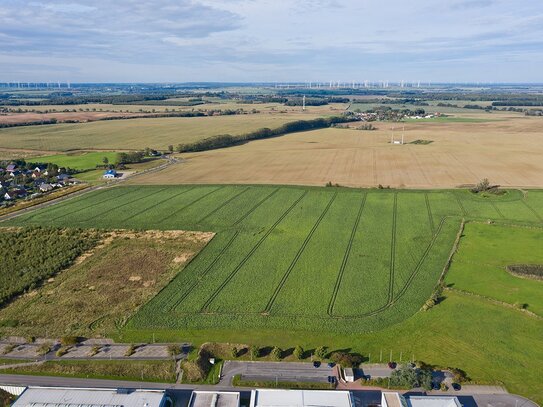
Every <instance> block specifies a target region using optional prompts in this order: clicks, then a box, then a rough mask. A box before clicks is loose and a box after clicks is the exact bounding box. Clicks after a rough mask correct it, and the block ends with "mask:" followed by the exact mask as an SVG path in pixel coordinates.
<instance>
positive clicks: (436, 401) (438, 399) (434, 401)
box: [381, 391, 462, 407]
mask: <svg viewBox="0 0 543 407" xmlns="http://www.w3.org/2000/svg"><path fill="white" fill-rule="evenodd" d="M381 407H462V404H460V401H458V398H457V397H455V396H407V397H404V396H402V395H401V394H399V393H396V392H386V391H384V392H383V393H382V394H381Z"/></svg>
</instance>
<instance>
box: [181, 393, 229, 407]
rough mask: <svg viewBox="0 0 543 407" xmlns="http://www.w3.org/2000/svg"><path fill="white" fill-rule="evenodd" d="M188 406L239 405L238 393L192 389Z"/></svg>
mask: <svg viewBox="0 0 543 407" xmlns="http://www.w3.org/2000/svg"><path fill="white" fill-rule="evenodd" d="M188 407H239V393H238V392H228V391H197V390H195V391H193V392H192V395H191V396H190V401H189V406H188Z"/></svg>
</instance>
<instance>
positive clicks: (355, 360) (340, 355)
mask: <svg viewBox="0 0 543 407" xmlns="http://www.w3.org/2000/svg"><path fill="white" fill-rule="evenodd" d="M331 359H332V360H333V361H334V362H335V363H337V364H338V365H340V366H341V367H356V366H358V365H359V364H360V363H361V362H362V358H361V357H360V356H358V355H354V354H352V353H348V352H334V353H332V356H331Z"/></svg>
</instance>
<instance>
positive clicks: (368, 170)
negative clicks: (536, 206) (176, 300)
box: [131, 114, 543, 188]
mask: <svg viewBox="0 0 543 407" xmlns="http://www.w3.org/2000/svg"><path fill="white" fill-rule="evenodd" d="M466 118H471V119H472V121H466V122H415V121H413V122H409V123H406V124H405V142H406V143H410V142H413V141H415V140H427V141H431V143H429V144H405V145H391V144H390V135H391V130H390V128H391V127H392V125H393V124H391V123H375V126H376V127H377V130H374V131H362V130H354V129H338V128H331V129H323V130H316V131H310V132H304V133H294V134H290V135H287V136H283V137H277V138H273V139H267V140H259V141H253V142H250V143H247V144H245V145H240V146H236V147H231V148H226V149H219V150H212V151H206V152H200V153H191V154H183V156H182V157H183V158H184V159H185V161H184V162H183V163H181V164H178V165H175V166H171V167H169V168H167V169H166V170H164V171H161V172H157V173H153V174H149V175H145V176H142V177H138V178H137V179H134V180H133V181H131V182H133V183H142V184H183V183H227V184H230V183H246V184H300V185H321V186H322V185H325V184H326V183H328V182H332V183H333V184H336V183H337V184H340V185H343V186H356V187H377V186H378V185H379V184H381V185H382V186H391V187H405V188H450V187H458V186H465V185H471V184H475V183H477V182H478V181H479V180H481V179H482V178H488V179H489V180H490V182H492V183H496V184H499V185H502V186H505V187H526V188H532V187H533V188H539V187H543V177H542V176H541V174H542V173H543V160H542V159H541V157H542V156H543V120H542V119H541V118H537V117H524V116H520V115H515V114H492V115H489V114H474V115H469V116H468V115H466ZM395 126H396V130H395V136H396V139H399V138H400V137H401V129H402V126H403V125H402V124H401V123H396V124H395Z"/></svg>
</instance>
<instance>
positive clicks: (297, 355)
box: [292, 345, 304, 360]
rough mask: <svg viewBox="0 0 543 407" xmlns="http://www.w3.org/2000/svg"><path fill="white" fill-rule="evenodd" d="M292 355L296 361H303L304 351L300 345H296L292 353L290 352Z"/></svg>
mask: <svg viewBox="0 0 543 407" xmlns="http://www.w3.org/2000/svg"><path fill="white" fill-rule="evenodd" d="M292 354H293V355H294V357H295V358H296V359H298V360H300V359H303V358H304V349H303V348H302V347H301V346H300V345H298V346H296V347H295V348H294V351H293V352H292Z"/></svg>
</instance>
